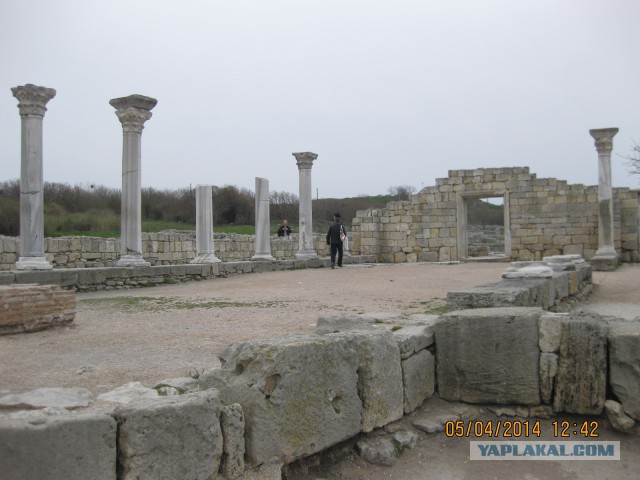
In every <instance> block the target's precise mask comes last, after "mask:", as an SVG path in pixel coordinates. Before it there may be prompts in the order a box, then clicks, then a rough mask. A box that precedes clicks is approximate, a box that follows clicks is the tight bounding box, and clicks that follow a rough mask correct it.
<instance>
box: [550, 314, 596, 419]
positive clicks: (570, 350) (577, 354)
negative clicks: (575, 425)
mask: <svg viewBox="0 0 640 480" xmlns="http://www.w3.org/2000/svg"><path fill="white" fill-rule="evenodd" d="M606 390H607V327H606V325H605V323H604V321H603V320H602V319H601V318H600V317H599V316H598V315H595V314H590V313H589V314H585V313H579V314H573V315H569V316H567V317H566V318H565V319H563V321H562V335H561V337H560V352H559V355H558V373H557V375H556V382H555V395H554V398H553V409H554V410H555V411H556V412H569V413H581V414H596V415H598V414H600V413H602V410H603V408H604V401H605V399H606Z"/></svg>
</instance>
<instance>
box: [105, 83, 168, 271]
mask: <svg viewBox="0 0 640 480" xmlns="http://www.w3.org/2000/svg"><path fill="white" fill-rule="evenodd" d="M156 103H158V101H157V100H156V99H155V98H150V97H145V96H143V95H129V96H128V97H121V98H114V99H112V100H110V101H109V104H110V105H111V106H112V107H113V108H115V109H116V115H117V116H118V120H120V123H122V132H123V141H122V207H121V210H120V212H121V213H120V259H119V260H118V261H117V262H116V265H117V266H119V267H128V266H143V267H144V266H149V265H150V264H149V262H146V261H145V260H144V259H143V258H142V231H141V230H142V225H141V216H142V210H141V205H142V199H141V194H140V185H141V171H140V170H141V156H142V153H141V139H142V129H143V128H144V122H146V121H147V120H149V119H150V118H151V109H152V108H153V107H155V106H156Z"/></svg>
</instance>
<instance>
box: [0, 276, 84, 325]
mask: <svg viewBox="0 0 640 480" xmlns="http://www.w3.org/2000/svg"><path fill="white" fill-rule="evenodd" d="M75 315H76V298H75V295H74V294H73V292H67V291H63V290H62V289H61V288H60V287H59V286H57V285H11V286H5V285H0V335H9V334H14V333H22V332H35V331H37V330H44V329H46V328H50V327H54V326H61V325H68V324H70V323H72V322H73V320H74V318H75Z"/></svg>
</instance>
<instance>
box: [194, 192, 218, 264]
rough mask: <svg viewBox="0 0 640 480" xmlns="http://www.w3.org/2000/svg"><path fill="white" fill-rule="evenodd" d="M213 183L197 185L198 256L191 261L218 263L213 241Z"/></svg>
mask: <svg viewBox="0 0 640 480" xmlns="http://www.w3.org/2000/svg"><path fill="white" fill-rule="evenodd" d="M211 193H212V192H211V185H196V258H194V259H193V260H191V263H217V262H219V261H220V259H219V258H218V257H216V254H215V251H214V243H213V200H212V199H211Z"/></svg>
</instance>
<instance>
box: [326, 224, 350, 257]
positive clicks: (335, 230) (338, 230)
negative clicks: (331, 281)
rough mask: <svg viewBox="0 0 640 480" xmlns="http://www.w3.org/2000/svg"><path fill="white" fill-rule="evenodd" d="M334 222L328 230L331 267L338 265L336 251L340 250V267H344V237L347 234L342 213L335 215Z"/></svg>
mask: <svg viewBox="0 0 640 480" xmlns="http://www.w3.org/2000/svg"><path fill="white" fill-rule="evenodd" d="M333 219H334V223H332V224H331V226H330V227H329V231H328V232H327V245H331V268H335V266H336V252H338V267H340V268H342V239H343V238H344V237H345V236H346V235H347V232H346V230H345V229H344V225H343V224H342V219H341V218H340V214H339V213H336V214H335V215H334V216H333Z"/></svg>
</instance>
